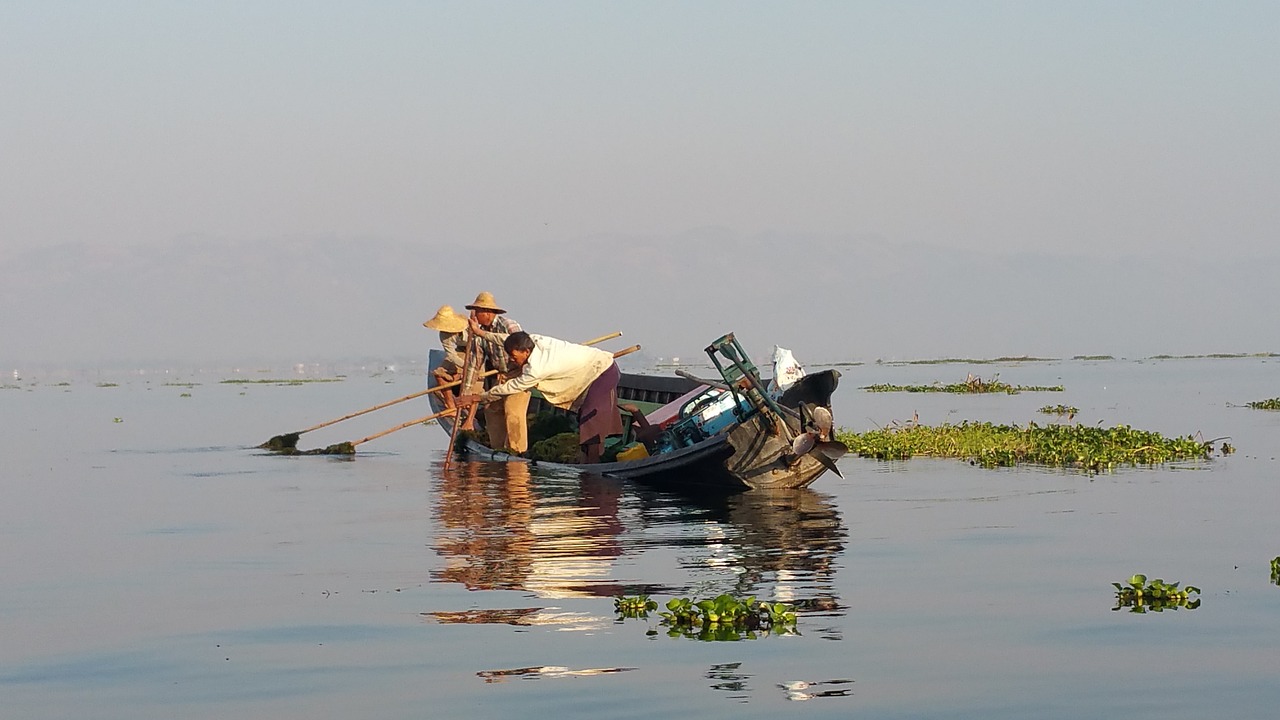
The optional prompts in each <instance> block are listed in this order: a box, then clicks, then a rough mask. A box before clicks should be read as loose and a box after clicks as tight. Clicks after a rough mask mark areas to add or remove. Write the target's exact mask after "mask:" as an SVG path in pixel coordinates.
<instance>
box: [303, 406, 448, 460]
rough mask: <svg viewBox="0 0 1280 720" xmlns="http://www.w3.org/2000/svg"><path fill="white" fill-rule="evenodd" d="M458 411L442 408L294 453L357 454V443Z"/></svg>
mask: <svg viewBox="0 0 1280 720" xmlns="http://www.w3.org/2000/svg"><path fill="white" fill-rule="evenodd" d="M457 412H458V409H457V408H450V409H448V410H441V411H440V412H438V413H433V414H431V415H427V416H426V417H420V418H418V419H417V420H410V421H408V422H403V423H400V424H399V425H397V426H395V427H393V428H387V429H386V430H383V431H382V432H376V433H374V434H372V435H370V436H369V437H365V438H360V439H359V440H355V441H352V442H340V443H338V444H336V445H330V446H328V447H326V448H320V449H318V450H303V451H300V452H296V453H293V454H296V455H355V454H356V446H357V445H360V444H362V443H367V442H369V441H370V440H376V439H377V438H380V437H382V436H383V435H390V434H391V433H393V432H395V431H397V430H403V429H405V428H407V427H412V426H414V425H421V424H422V423H425V422H427V421H429V420H435V419H436V418H441V417H444V416H445V415H454V414H456V413H457Z"/></svg>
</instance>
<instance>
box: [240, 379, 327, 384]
mask: <svg viewBox="0 0 1280 720" xmlns="http://www.w3.org/2000/svg"><path fill="white" fill-rule="evenodd" d="M343 379H344V378H277V379H259V380H248V379H244V378H232V379H230V380H222V381H221V384H222V385H305V384H307V383H331V382H342V381H343Z"/></svg>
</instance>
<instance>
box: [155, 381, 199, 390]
mask: <svg viewBox="0 0 1280 720" xmlns="http://www.w3.org/2000/svg"><path fill="white" fill-rule="evenodd" d="M199 384H200V383H195V382H167V383H164V385H162V387H182V388H188V389H190V388H193V387H196V386H198V385H199Z"/></svg>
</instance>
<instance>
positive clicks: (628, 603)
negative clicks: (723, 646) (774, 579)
mask: <svg viewBox="0 0 1280 720" xmlns="http://www.w3.org/2000/svg"><path fill="white" fill-rule="evenodd" d="M657 607H658V604H657V603H656V602H655V601H653V600H651V599H649V597H648V596H647V595H639V596H635V597H626V596H623V597H620V598H617V599H615V600H614V608H615V610H616V611H617V612H618V614H619V615H620V616H621V617H622V618H624V619H625V618H634V617H640V618H647V617H648V613H649V611H650V610H654V609H656V608H657ZM665 607H666V610H663V611H661V612H659V616H660V617H661V618H662V620H661V624H662V625H665V626H666V627H667V635H668V636H669V637H687V638H691V639H695V640H705V641H723V640H747V639H754V638H757V637H759V636H760V635H761V634H765V635H768V634H773V635H794V634H797V632H796V613H795V608H794V607H793V606H791V605H788V604H786V603H768V602H762V603H758V602H756V599H755V598H754V597H745V598H736V597H734V596H732V595H727V594H725V595H718V596H716V597H714V598H708V599H705V600H694V599H692V598H687V597H684V598H671V599H670V600H668V601H667V603H666V605H665ZM649 634H651V635H653V634H657V631H654V630H650V631H649Z"/></svg>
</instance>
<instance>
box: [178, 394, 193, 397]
mask: <svg viewBox="0 0 1280 720" xmlns="http://www.w3.org/2000/svg"><path fill="white" fill-rule="evenodd" d="M178 397H191V393H182V394H180V395H178Z"/></svg>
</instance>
